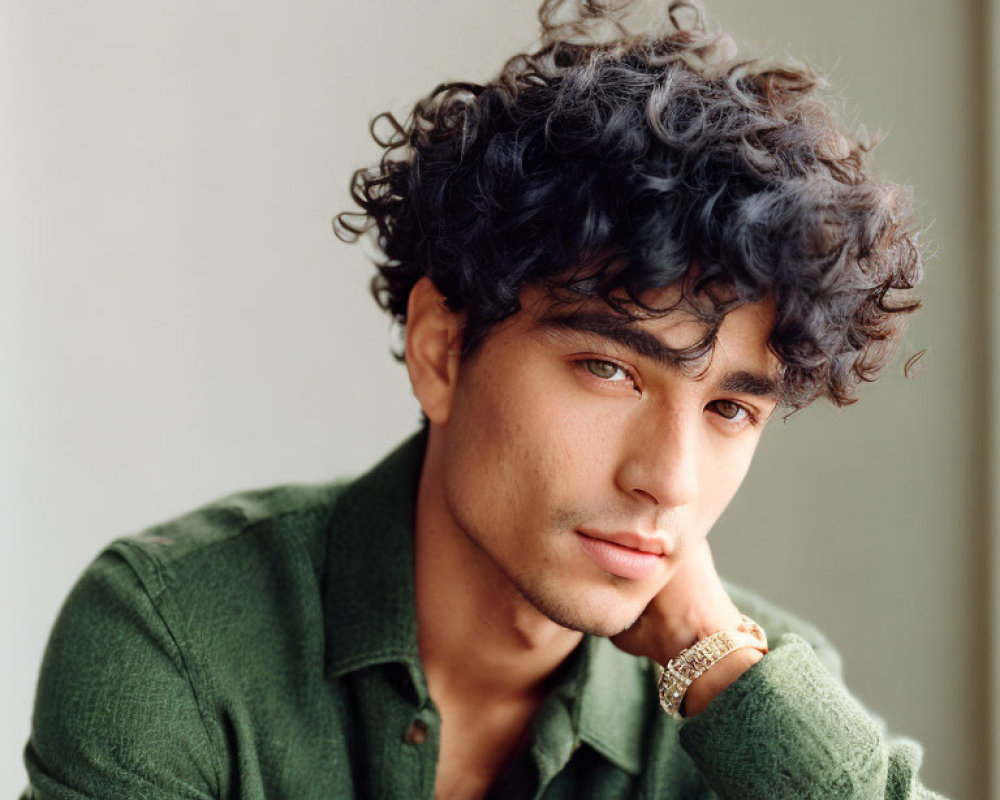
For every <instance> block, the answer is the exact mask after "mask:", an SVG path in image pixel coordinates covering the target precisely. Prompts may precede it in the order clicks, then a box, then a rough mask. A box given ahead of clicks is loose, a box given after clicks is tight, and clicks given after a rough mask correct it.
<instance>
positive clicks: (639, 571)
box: [576, 531, 664, 580]
mask: <svg viewBox="0 0 1000 800" xmlns="http://www.w3.org/2000/svg"><path fill="white" fill-rule="evenodd" d="M576 535H577V538H578V540H579V542H580V547H581V549H582V550H583V551H584V552H585V553H586V554H587V555H588V556H589V557H590V558H591V559H592V560H593V561H594V562H595V563H596V564H597V566H599V567H600V568H601V569H603V570H604V571H605V572H609V573H611V574H612V575H617V576H618V577H619V578H629V579H630V580H643V579H644V578H649V577H651V576H652V575H654V574H655V573H656V571H657V570H659V569H660V566H661V564H662V562H663V558H664V556H663V554H662V552H649V551H648V550H641V549H639V548H638V547H630V546H629V545H626V544H622V543H621V540H622V539H624V538H626V537H627V540H628V541H635V542H638V541H639V540H641V539H643V538H644V537H641V536H639V535H638V534H623V533H615V534H603V533H602V534H600V537H599V538H598V537H596V536H593V535H590V534H586V533H583V532H581V531H576ZM642 544H644V545H645V546H646V547H651V546H655V545H656V542H655V540H649V539H646V540H645V541H643V542H642ZM660 549H661V550H662V548H660Z"/></svg>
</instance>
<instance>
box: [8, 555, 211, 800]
mask: <svg viewBox="0 0 1000 800" xmlns="http://www.w3.org/2000/svg"><path fill="white" fill-rule="evenodd" d="M25 763H26V766H27V769H28V775H29V778H30V781H31V786H30V788H29V789H27V790H26V791H25V793H24V795H23V796H22V800H88V799H89V798H93V799H94V800H100V799H101V798H108V799H109V800H110V798H125V797H127V798H131V799H132V800H180V799H181V798H186V799H187V800H208V798H213V797H217V796H218V791H217V769H218V768H217V765H216V759H215V756H214V754H213V752H212V745H211V743H210V741H209V737H208V735H207V733H206V729H205V726H204V724H203V722H202V718H201V714H200V711H199V703H198V697H197V696H196V693H195V689H194V687H193V685H192V683H191V681H190V678H189V674H188V670H187V667H186V665H185V661H184V655H183V653H182V650H181V648H180V647H178V644H177V642H176V641H175V639H174V636H173V634H172V633H171V631H170V629H169V628H168V626H167V625H166V624H165V623H164V621H163V619H162V617H161V616H160V612H159V610H158V608H157V605H156V604H155V602H154V598H153V597H151V595H150V592H149V587H147V586H146V585H144V583H143V582H142V581H141V580H140V578H139V576H138V575H137V573H136V572H135V571H134V570H133V568H132V566H131V565H130V564H129V563H127V561H126V560H125V558H123V557H122V553H121V552H116V551H115V550H113V549H111V550H107V551H105V552H104V553H103V554H102V555H101V556H100V557H99V558H98V559H97V560H96V561H95V562H94V563H93V564H91V566H90V567H89V568H88V569H87V571H86V572H85V573H84V574H83V577H82V578H81V579H80V581H79V582H78V583H77V585H76V587H75V588H74V589H73V591H72V593H71V594H70V596H69V598H68V599H67V601H66V603H65V605H64V606H63V610H62V612H61V613H60V615H59V619H58V620H57V622H56V624H55V627H54V629H53V631H52V635H51V637H50V639H49V644H48V647H47V649H46V653H45V657H44V659H43V662H42V670H41V674H40V677H39V684H38V695H37V699H36V703H35V712H34V720H33V725H32V735H31V740H30V741H29V743H28V747H27V748H26V750H25Z"/></svg>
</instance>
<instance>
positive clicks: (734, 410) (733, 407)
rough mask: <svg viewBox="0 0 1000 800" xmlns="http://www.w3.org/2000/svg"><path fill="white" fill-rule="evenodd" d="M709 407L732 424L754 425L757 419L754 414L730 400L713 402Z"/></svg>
mask: <svg viewBox="0 0 1000 800" xmlns="http://www.w3.org/2000/svg"><path fill="white" fill-rule="evenodd" d="M709 406H710V407H711V408H712V410H713V411H715V413H716V414H718V415H719V416H720V417H722V418H723V419H724V420H727V421H728V422H733V423H747V422H748V423H750V424H756V422H757V418H756V417H755V416H754V413H753V412H752V411H751V410H750V409H749V408H747V407H746V406H744V405H741V404H740V403H736V402H734V401H732V400H714V401H712V402H711V403H709Z"/></svg>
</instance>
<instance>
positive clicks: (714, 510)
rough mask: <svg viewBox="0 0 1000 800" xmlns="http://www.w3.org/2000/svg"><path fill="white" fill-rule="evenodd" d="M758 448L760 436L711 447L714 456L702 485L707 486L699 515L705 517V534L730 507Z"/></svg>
mask: <svg viewBox="0 0 1000 800" xmlns="http://www.w3.org/2000/svg"><path fill="white" fill-rule="evenodd" d="M756 449H757V439H756V438H754V439H752V440H750V441H749V442H745V443H742V442H741V443H734V444H731V445H726V443H723V446H722V447H715V448H712V449H710V452H711V457H710V458H709V460H708V463H707V465H706V467H705V468H704V469H703V470H702V476H701V478H700V485H701V486H702V487H703V488H702V508H701V514H700V515H699V516H700V517H701V518H702V525H701V526H700V527H702V528H703V530H704V532H705V533H707V532H708V529H709V528H711V526H712V525H714V524H715V521H716V520H717V519H718V518H719V517H720V516H721V514H722V512H723V511H725V510H726V507H727V506H728V505H729V503H730V501H731V500H732V499H733V497H734V496H735V495H736V492H737V491H738V490H739V488H740V486H741V485H742V484H743V479H744V478H745V477H746V474H747V471H748V470H749V468H750V462H751V461H752V460H753V454H754V452H755V451H756Z"/></svg>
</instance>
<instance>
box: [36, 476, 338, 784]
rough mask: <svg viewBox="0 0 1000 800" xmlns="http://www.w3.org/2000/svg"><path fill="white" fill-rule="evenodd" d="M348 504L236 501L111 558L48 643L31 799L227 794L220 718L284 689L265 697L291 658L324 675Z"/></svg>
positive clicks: (326, 495)
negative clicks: (331, 543) (337, 551)
mask: <svg viewBox="0 0 1000 800" xmlns="http://www.w3.org/2000/svg"><path fill="white" fill-rule="evenodd" d="M340 490H341V484H339V483H330V484H324V485H318V486H283V487H278V488H273V489H266V490H261V491H252V492H244V493H240V494H235V495H232V496H230V497H226V498H224V499H222V500H219V501H217V502H215V503H211V504H209V505H206V506H204V507H202V508H199V509H197V510H195V511H192V512H190V513H188V514H185V515H183V516H181V517H178V518H176V519H174V520H171V521H168V522H165V523H163V524H160V525H156V526H155V527H152V528H150V529H148V530H146V531H144V532H143V533H141V534H139V535H137V536H133V537H127V538H122V539H118V540H116V541H114V542H113V543H112V544H111V545H109V546H108V547H107V548H106V549H105V550H104V551H103V552H102V553H101V554H100V555H99V556H98V557H97V558H96V559H95V561H94V562H93V563H92V564H91V565H90V566H89V567H88V568H87V569H86V570H85V571H84V573H83V575H82V576H81V577H80V579H79V580H78V581H77V583H76V585H75V586H74V588H73V590H72V591H71V592H70V594H69V596H68V598H67V599H66V601H65V603H64V605H63V608H62V610H61V611H60V614H59V617H58V619H57V621H56V623H55V626H54V627H53V630H52V633H51V635H50V638H49V643H48V646H47V648H46V653H45V656H44V659H43V663H42V669H41V673H40V677H39V683H38V692H37V696H36V700H35V712H34V717H33V725H32V736H31V742H30V743H29V747H28V749H27V750H26V756H25V757H26V761H27V764H28V769H29V774H30V776H31V779H32V785H33V786H36V787H38V788H40V789H47V790H49V791H50V792H53V793H54V792H56V791H57V790H58V789H59V785H60V784H63V783H64V782H65V784H66V785H73V786H78V787H86V788H87V789H88V790H89V791H91V792H93V796H135V793H136V792H137V791H138V787H146V788H149V787H151V786H156V787H158V788H159V789H161V790H164V791H166V792H167V793H170V792H171V791H177V793H178V794H183V793H184V792H183V791H182V790H183V789H184V787H191V786H200V787H202V788H203V790H204V791H206V792H208V793H212V792H216V791H218V790H219V789H220V786H221V785H222V784H224V783H225V781H226V780H227V778H226V775H227V772H226V770H227V768H226V767H225V764H226V763H227V756H226V755H225V753H224V752H223V749H222V748H223V746H224V745H223V744H220V743H223V742H225V741H226V738H225V732H224V731H223V730H222V729H221V728H220V725H221V723H220V720H221V719H222V717H223V714H222V711H221V710H222V709H224V708H228V709H230V711H232V712H233V713H237V712H238V710H239V709H240V708H241V707H242V705H241V704H245V703H246V702H248V701H246V699H245V698H246V697H247V696H250V697H253V696H257V695H258V694H261V693H263V692H266V691H267V690H268V689H274V688H275V687H273V686H270V685H264V684H265V682H266V681H268V680H271V678H270V677H269V676H271V675H275V674H277V675H282V674H284V673H283V672H282V671H281V670H280V667H281V666H282V665H284V664H286V663H288V662H290V661H294V658H293V654H294V656H295V657H299V656H301V657H303V661H302V663H303V665H304V666H303V669H310V670H313V671H317V670H320V669H321V662H322V625H321V624H319V623H320V620H321V619H322V597H321V590H320V587H321V585H322V572H323V562H324V558H325V538H326V537H325V531H326V528H327V526H328V524H329V523H328V520H329V518H330V516H331V513H332V510H333V508H334V506H335V505H336V501H337V497H338V496H339V494H340ZM251 652H253V653H256V655H255V658H254V659H251V660H249V661H248V659H247V654H248V653H251ZM289 679H290V680H296V681H301V680H302V679H303V676H302V675H301V674H299V675H295V676H290V678H289ZM140 793H141V792H140ZM43 796H48V795H46V794H45V791H43ZM88 796H90V795H89V794H88ZM150 796H159V795H158V794H155V793H154V794H151V795H150Z"/></svg>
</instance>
